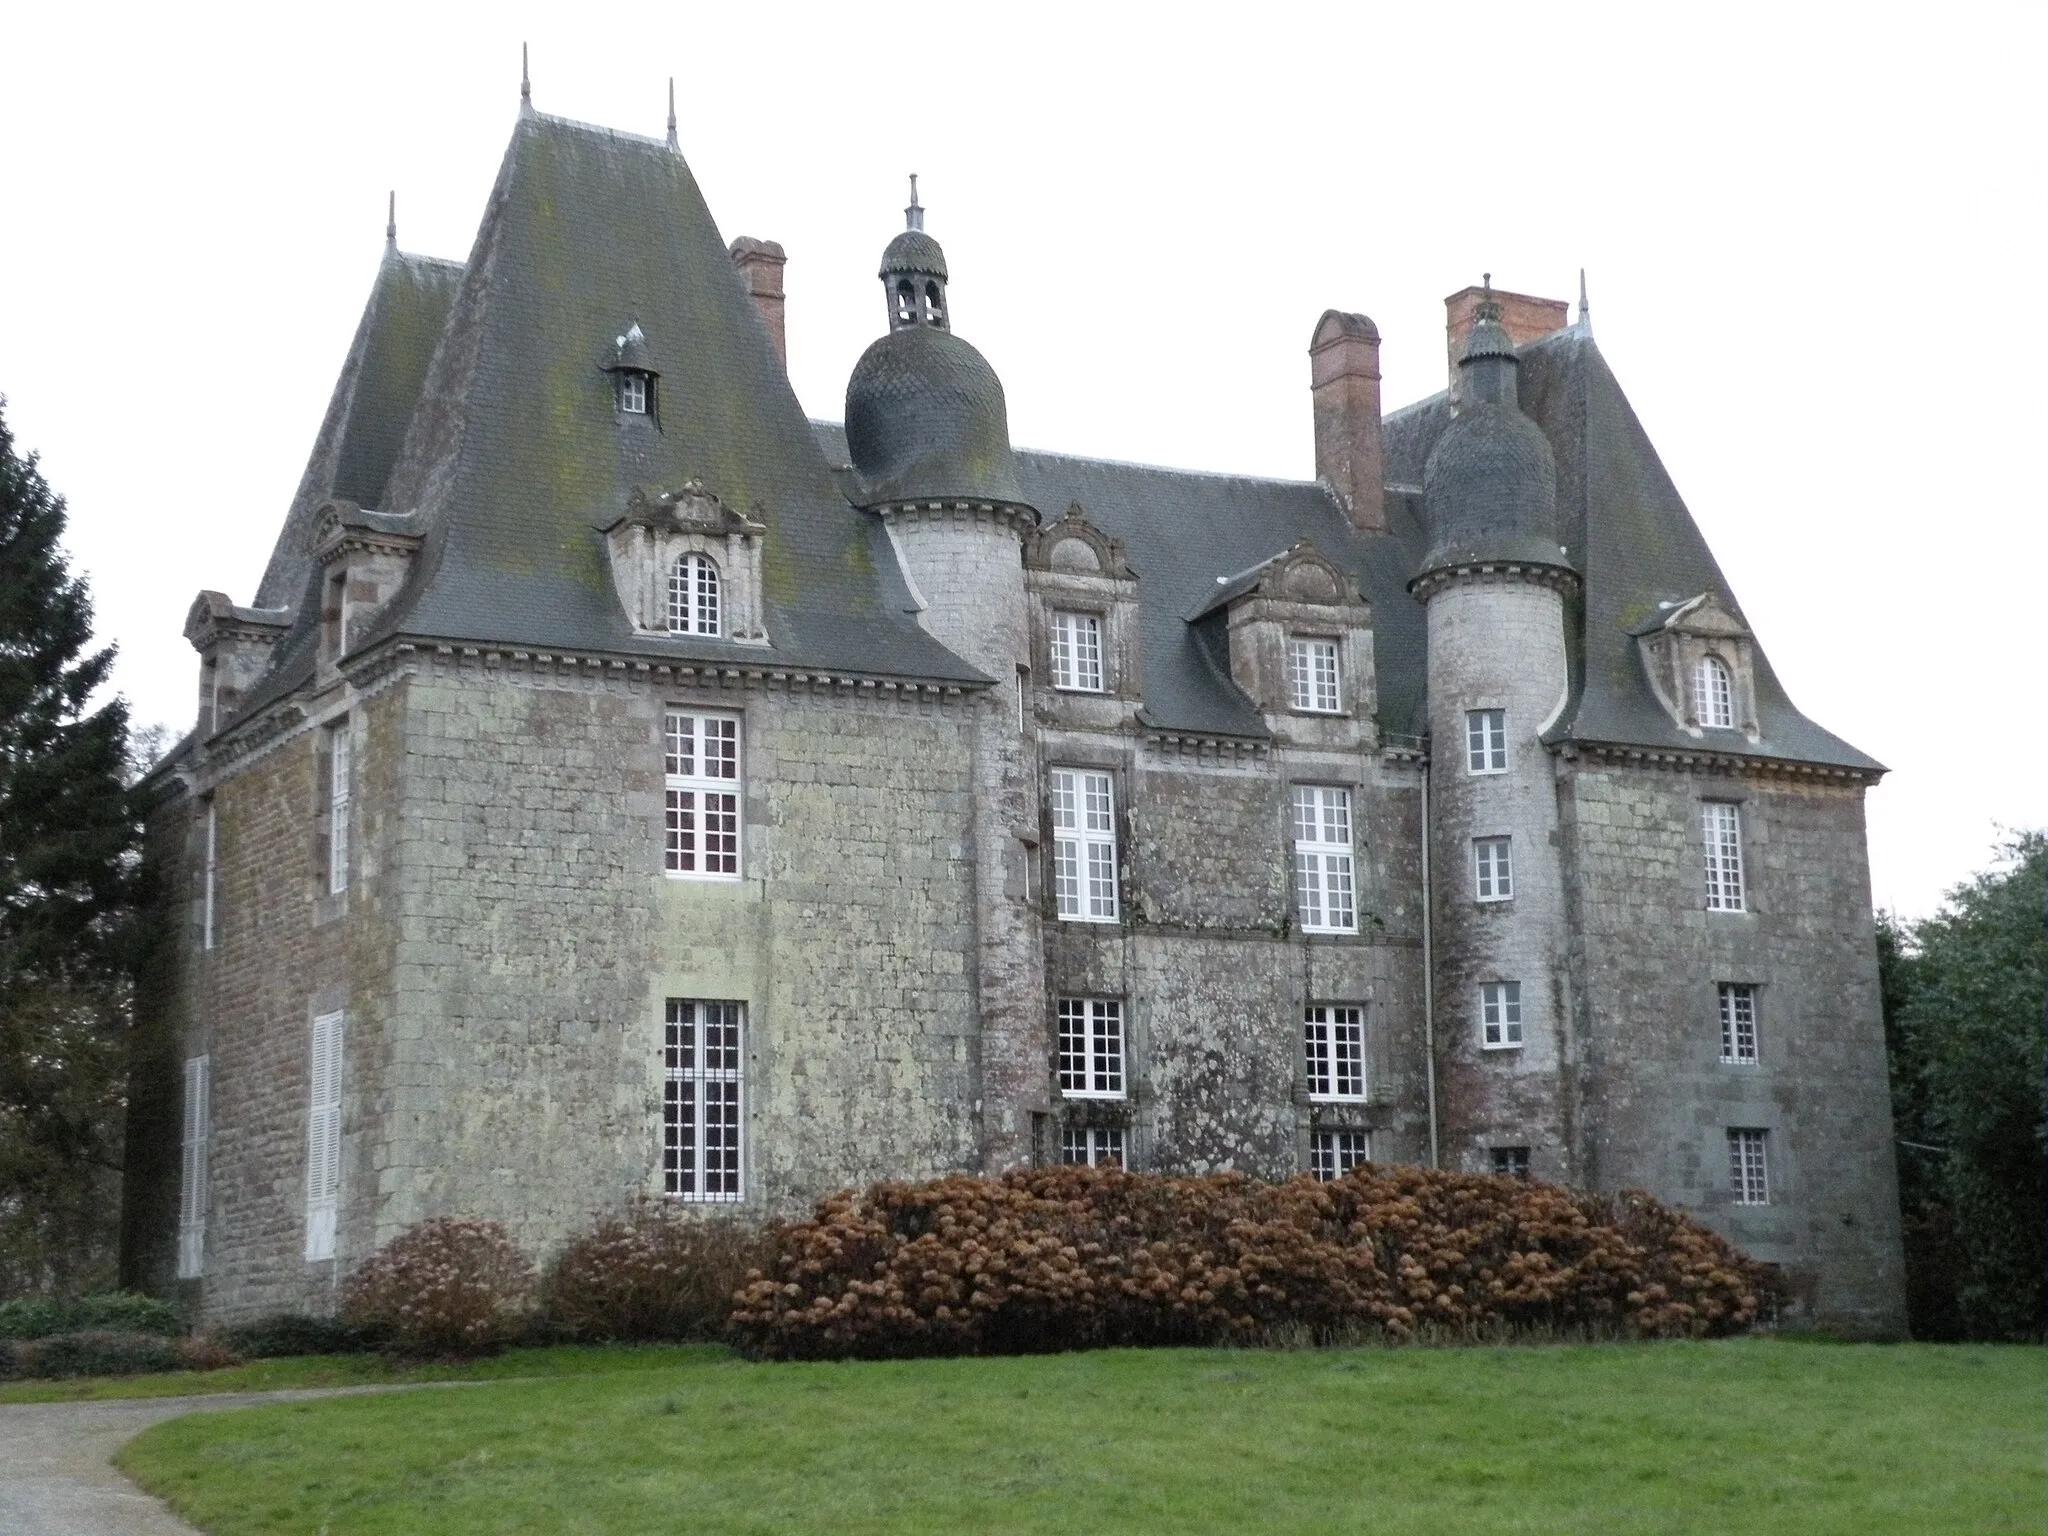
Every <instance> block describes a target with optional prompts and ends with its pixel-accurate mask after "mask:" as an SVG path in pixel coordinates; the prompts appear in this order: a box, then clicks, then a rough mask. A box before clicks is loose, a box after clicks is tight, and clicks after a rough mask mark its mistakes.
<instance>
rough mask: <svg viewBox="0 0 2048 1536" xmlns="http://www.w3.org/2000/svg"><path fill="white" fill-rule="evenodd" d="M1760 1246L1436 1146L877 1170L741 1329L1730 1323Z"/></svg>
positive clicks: (818, 1351)
mask: <svg viewBox="0 0 2048 1536" xmlns="http://www.w3.org/2000/svg"><path fill="white" fill-rule="evenodd" d="M1773 1294H1774V1292H1773V1282H1772V1280H1771V1278H1770V1275H1769V1272H1768V1271H1766V1270H1765V1269H1764V1267H1763V1266H1761V1265H1758V1264H1755V1263H1753V1262H1752V1261H1750V1260H1749V1259H1747V1258H1745V1257H1744V1256H1743V1255H1742V1254H1740V1253H1738V1252H1737V1251H1736V1250H1735V1249H1734V1248H1732V1247H1731V1246H1729V1245H1728V1244H1727V1243H1726V1242H1724V1241H1723V1240H1722V1239H1721V1238H1719V1237H1717V1236H1715V1235H1714V1234H1713V1233H1711V1232H1709V1231H1707V1230H1706V1229H1705V1228H1703V1227H1701V1226H1699V1225H1698V1224H1697V1223H1695V1222H1693V1221H1692V1220H1690V1219H1689V1218H1688V1217H1686V1216H1684V1215H1681V1214H1680V1213H1678V1212H1675V1211H1672V1210H1669V1209H1668V1208H1666V1207H1664V1206H1661V1205H1659V1204H1658V1203H1657V1202H1656V1201H1654V1200H1652V1199H1650V1197H1649V1196H1647V1195H1642V1194H1636V1193H1630V1194H1626V1195H1620V1196H1614V1197H1581V1196H1575V1195H1573V1194H1571V1193H1569V1192H1568V1191H1566V1190H1563V1189H1560V1188H1557V1187H1556V1186H1554V1185H1549V1184H1540V1183H1534V1182H1530V1181H1527V1180H1522V1179H1510V1178H1497V1177H1494V1176H1491V1175H1482V1174H1457V1173H1444V1172H1438V1171H1434V1170H1430V1169H1423V1168H1384V1169H1381V1168H1374V1167H1365V1168H1360V1169H1358V1170H1356V1171H1354V1172H1353V1173H1351V1174H1349V1175H1347V1176H1346V1177H1345V1178H1343V1179H1340V1180H1336V1181H1333V1182H1331V1183H1326V1184H1319V1183H1316V1182H1314V1181H1313V1180H1310V1179H1308V1178H1306V1177H1303V1178H1297V1179H1294V1180H1292V1181H1290V1182H1288V1183H1286V1184H1277V1185H1276V1184H1264V1183H1259V1182H1257V1181H1255V1180H1252V1179H1248V1178H1246V1177H1244V1176H1242V1175H1238V1174H1218V1175H1212V1176H1209V1177H1204V1178H1192V1177H1190V1178H1178V1177H1169V1176H1164V1175H1149V1174H1129V1173H1124V1172H1121V1171H1120V1170H1116V1169H1101V1170H1097V1169H1087V1168H1045V1169H1030V1170H1022V1171H1019V1172H1015V1173H1011V1174H1007V1175H1005V1176H1004V1177H1003V1178H1001V1179H982V1178H976V1177H973V1176H970V1175H965V1174H961V1175H955V1176H952V1177H949V1178H944V1179H938V1180H935V1181H933V1182H931V1183H926V1184H897V1183H889V1184H878V1185H876V1186H874V1187H873V1188H872V1189H870V1190H868V1191H867V1192H866V1193H865V1194H855V1193H853V1192H850V1191H849V1192H845V1193H841V1194H838V1195H834V1196H832V1197H831V1198H830V1199H827V1200H825V1201H823V1202H821V1203H820V1205H819V1206H818V1208H817V1211H816V1214H815V1215H814V1216H813V1218H812V1219H811V1220H810V1221H808V1222H804V1223H801V1224H798V1225H795V1226H792V1227H789V1228H787V1229H785V1230H783V1231H782V1232H781V1233H780V1234H779V1238H778V1252H777V1256H776V1260H775V1263H774V1266H773V1273H772V1274H770V1275H758V1276H755V1277H753V1278H752V1279H750V1280H749V1282H748V1283H747V1285H746V1287H745V1289H744V1290H743V1291H742V1293H741V1294H740V1296H739V1297H738V1298H737V1300H736V1305H735V1308H734V1311H733V1315H732V1328H733V1334H734V1337H735V1338H736V1339H737V1340H738V1342H740V1344H741V1345H742V1346H743V1347H745V1348H748V1349H751V1350H752V1351H754V1352H757V1353H760V1354H764V1355H770V1356H778V1357H787V1358H832V1357H841V1356H888V1355H936V1354H969V1353H1002V1352H1024V1351H1038V1350H1058V1349H1077V1348H1087V1347H1092V1346H1101V1345H1114V1344H1122V1345H1131V1344H1193V1343H1223V1342H1259V1341H1262V1340H1271V1339H1275V1338H1279V1337H1300V1336H1302V1335H1303V1334H1306V1335H1307V1336H1309V1337H1311V1338H1323V1339H1328V1338H1338V1337H1353V1336H1359V1335H1365V1336H1376V1337H1381V1338H1385V1339H1389V1340H1405V1339H1413V1338H1416V1337H1419V1336H1423V1337H1426V1336H1439V1335H1444V1334H1452V1335H1461V1334H1462V1335H1471V1334H1482V1335H1492V1336H1498V1335H1499V1334H1501V1333H1504V1332H1521V1333H1528V1332H1541V1333H1547V1334H1552V1335H1555V1334H1560V1333H1573V1332H1576V1333H1595V1334H1611V1335H1633V1336H1638V1337H1649V1338H1670V1337H1698V1336H1705V1335H1717V1334H1726V1333H1732V1332H1735V1331H1738V1330H1741V1329H1744V1328H1747V1327H1749V1326H1750V1325H1752V1324H1753V1323H1754V1322H1755V1321H1756V1320H1757V1318H1758V1316H1759V1314H1760V1312H1761V1311H1762V1310H1763V1309H1764V1308H1765V1307H1766V1306H1767V1305H1768V1304H1769V1301H1770V1299H1771V1297H1772V1295H1773Z"/></svg>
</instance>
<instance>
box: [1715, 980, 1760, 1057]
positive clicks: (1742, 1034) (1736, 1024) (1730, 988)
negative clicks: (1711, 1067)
mask: <svg viewBox="0 0 2048 1536" xmlns="http://www.w3.org/2000/svg"><path fill="white" fill-rule="evenodd" d="M1721 1060H1722V1061H1723V1062H1725V1063H1727V1064H1728V1065H1730V1066H1737V1067H1753V1066H1755V1065H1756V1061H1757V1056H1756V988H1755V987H1752V986H1748V985H1746V984H1743V983H1740V982H1733V981H1724V982H1722V983H1721Z"/></svg>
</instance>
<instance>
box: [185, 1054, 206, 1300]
mask: <svg viewBox="0 0 2048 1536" xmlns="http://www.w3.org/2000/svg"><path fill="white" fill-rule="evenodd" d="M212 1135H213V1067H212V1062H211V1059H210V1058H208V1057H205V1056H188V1057H186V1058H185V1134H184V1138H183V1140H182V1142H181V1143H180V1149H179V1150H180V1156H179V1159H178V1278H179V1279H180V1280H193V1279H196V1278H198V1276H199V1275H200V1274H201V1272H202V1271H203V1270H204V1269H205V1267H206V1200H207V1193H208V1190H207V1172H206V1152H207V1143H208V1141H209V1140H210V1138H211V1137H212Z"/></svg>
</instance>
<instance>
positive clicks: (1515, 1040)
mask: <svg viewBox="0 0 2048 1536" xmlns="http://www.w3.org/2000/svg"><path fill="white" fill-rule="evenodd" d="M1479 1043H1480V1045H1482V1046H1483V1047H1485V1048H1486V1049H1487V1050H1489V1051H1509V1050H1515V1049H1517V1048H1519V1047H1520V1046H1521V1043H1522V984H1521V983H1520V982H1519V981H1489V982H1487V983H1486V984H1485V985H1484V986H1482V987H1480V989H1479Z"/></svg>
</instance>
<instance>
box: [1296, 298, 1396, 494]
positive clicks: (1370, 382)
mask: <svg viewBox="0 0 2048 1536" xmlns="http://www.w3.org/2000/svg"><path fill="white" fill-rule="evenodd" d="M1308 359H1309V391H1310V393H1311V394H1312V395H1313V397H1314V399H1315V413H1316V475H1317V477H1318V478H1320V479H1322V480H1326V481H1328V482H1329V485H1330V488H1331V489H1332V490H1334V491H1335V492H1336V493H1337V496H1338V498H1339V499H1340V500H1341V501H1342V502H1343V503H1344V508H1345V510H1346V511H1347V512H1349V513H1350V514H1351V523H1352V526H1353V527H1355V528H1357V529H1358V530H1359V531H1360V532H1362V533H1385V532H1386V531H1387V504H1386V490H1387V456H1386V449H1385V447H1384V445H1383V444H1382V442H1381V439H1380V331H1379V327H1378V326H1376V325H1374V324H1373V323H1372V322H1371V321H1370V320H1368V319H1366V317H1365V316H1364V315H1346V314H1341V313H1339V312H1338V311H1336V310H1334V309H1329V310H1325V311H1324V312H1323V318H1322V319H1320V320H1318V321H1317V322H1316V330H1315V335H1314V337H1313V338H1312V339H1311V340H1310V341H1309V344H1308Z"/></svg>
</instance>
